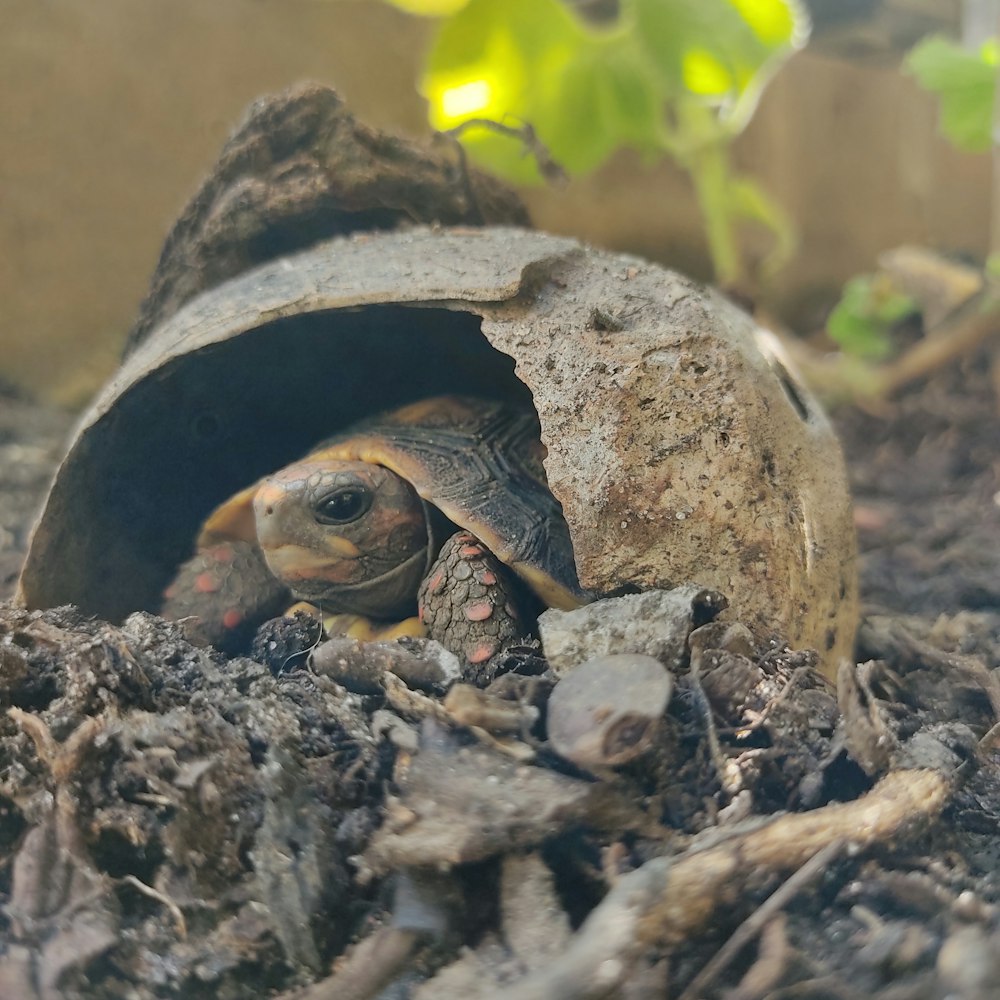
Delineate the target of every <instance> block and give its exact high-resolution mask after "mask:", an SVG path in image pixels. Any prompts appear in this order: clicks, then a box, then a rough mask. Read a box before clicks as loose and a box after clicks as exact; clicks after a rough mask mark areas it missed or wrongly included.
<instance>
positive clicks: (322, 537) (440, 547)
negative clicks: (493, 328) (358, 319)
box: [162, 396, 583, 663]
mask: <svg viewBox="0 0 1000 1000" xmlns="http://www.w3.org/2000/svg"><path fill="white" fill-rule="evenodd" d="M543 457H544V449H543V448H542V445H541V442H540V441H539V428H538V418H537V416H536V415H535V414H534V412H533V411H531V410H530V409H529V408H526V407H518V406H513V405H510V404H504V403H503V402H498V401H490V400H484V399H475V398H471V397H459V396H442V397H436V398H432V399H425V400H421V401H418V402H416V403H413V404H410V405H408V406H405V407H402V408H400V409H397V410H395V411H393V412H391V413H388V414H384V415H381V416H378V417H375V418H370V419H368V420H365V421H362V422H361V423H359V424H358V425H356V426H354V427H352V428H350V429H348V430H347V431H346V432H344V433H342V434H339V435H337V436H335V437H333V438H331V439H329V440H327V441H324V442H322V443H321V444H320V445H318V446H317V447H316V448H315V449H314V450H313V451H311V452H310V453H309V454H307V455H306V456H305V457H303V458H302V459H300V460H298V461H296V462H293V463H291V464H290V465H288V466H285V467H284V468H283V469H280V470H278V471H277V472H275V473H273V474H272V475H270V476H268V477H266V478H265V479H263V480H262V481H259V482H257V483H254V484H253V485H251V486H249V487H247V488H245V489H243V490H241V491H240V492H238V493H236V494H235V495H234V496H232V497H230V498H229V499H228V500H226V501H225V502H224V503H222V504H221V505H220V506H219V507H217V508H216V509H215V510H214V511H213V512H212V514H211V515H210V516H209V517H208V518H207V520H206V521H205V523H204V525H203V526H202V529H201V531H200V534H199V537H198V541H197V549H198V551H197V552H196V554H195V556H194V557H193V558H192V559H190V560H188V561H187V562H186V563H185V564H184V565H182V567H181V568H180V571H179V573H178V575H177V577H176V579H175V580H174V581H173V582H172V583H171V585H170V586H169V587H168V588H167V591H166V594H165V600H164V604H163V608H162V611H163V613H164V615H165V616H166V617H168V618H186V617H188V616H192V617H194V618H195V619H196V622H195V623H193V624H192V625H191V626H189V634H192V635H194V636H195V637H197V638H199V639H201V640H202V641H206V642H211V643H213V644H214V645H217V646H219V647H220V648H224V649H236V648H239V646H240V645H241V644H244V643H245V641H246V639H247V637H248V635H249V634H250V633H251V632H252V631H253V629H254V628H255V627H256V626H257V625H259V624H260V623H261V621H262V620H263V619H264V618H266V617H268V616H270V615H271V614H274V613H277V612H278V611H279V610H280V609H281V608H282V605H284V604H287V603H288V601H289V595H290V596H291V597H295V598H299V599H301V600H303V601H306V602H309V604H311V605H313V606H316V607H318V608H319V609H321V610H322V612H323V614H324V616H325V620H326V621H327V625H328V629H336V630H337V631H343V632H345V633H346V634H348V635H353V636H356V637H361V638H366V639H373V638H384V637H396V636H399V635H414V634H422V633H423V632H424V631H427V633H428V634H430V636H431V637H432V638H436V639H440V640H441V641H442V642H443V644H444V645H445V646H447V647H448V648H451V649H452V650H453V651H454V652H456V653H461V654H464V655H465V657H466V659H467V660H468V661H469V662H471V663H478V662H482V661H484V660H486V659H488V658H489V657H490V656H492V655H494V654H495V653H497V652H499V651H500V648H501V646H502V644H503V643H504V642H505V641H508V640H511V639H515V638H517V637H518V636H519V635H523V634H524V633H525V632H526V631H527V629H528V627H529V625H530V605H531V603H532V602H531V601H530V599H529V600H526V599H525V598H526V596H527V595H525V594H524V590H523V588H522V587H519V586H518V585H517V583H516V582H515V581H514V580H512V579H510V577H509V576H508V574H507V572H505V570H506V567H509V570H510V571H513V573H514V574H515V576H516V577H517V578H518V579H520V580H521V581H523V583H524V584H525V585H526V587H527V589H528V590H529V591H530V594H533V595H534V596H535V597H536V598H537V599H538V601H539V602H540V603H541V604H542V605H544V606H545V607H557V608H562V609H564V610H568V609H571V608H574V607H577V606H579V604H580V603H581V602H582V600H583V594H582V592H581V590H580V587H579V583H578V581H577V575H576V567H575V565H574V563H573V548H572V543H571V542H570V537H569V530H568V528H567V526H566V522H565V520H564V519H563V516H562V511H561V509H560V507H559V504H558V502H557V501H556V500H555V498H554V497H553V496H552V493H551V492H550V491H549V489H548V486H547V484H546V482H545V470H544V467H543V465H542V459H543ZM463 529H464V530H463ZM418 590H419V592H420V595H419V596H420V600H419V614H418V615H417V616H416V618H414V614H415V612H417V611H418Z"/></svg>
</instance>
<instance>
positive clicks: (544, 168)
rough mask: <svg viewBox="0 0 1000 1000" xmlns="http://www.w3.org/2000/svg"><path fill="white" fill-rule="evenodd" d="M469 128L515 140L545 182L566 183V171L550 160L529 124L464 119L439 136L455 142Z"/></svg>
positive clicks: (463, 155)
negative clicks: (536, 167)
mask: <svg viewBox="0 0 1000 1000" xmlns="http://www.w3.org/2000/svg"><path fill="white" fill-rule="evenodd" d="M470 128H484V129H487V130H488V131H491V132H496V133H497V134H498V135H505V136H507V137H508V138H509V139H517V140H518V141H519V142H520V143H521V144H522V145H523V146H524V148H525V149H526V150H527V151H528V152H529V153H531V155H532V156H534V158H535V163H537V164H538V172H539V173H540V174H541V175H542V177H544V178H545V180H546V181H548V182H549V183H550V184H563V183H565V182H566V179H567V177H566V171H565V170H564V169H563V168H562V167H561V166H560V165H559V164H558V163H557V162H556V161H555V160H553V159H552V156H551V154H550V153H549V151H548V148H547V147H546V145H545V143H543V142H542V141H541V139H539V138H538V136H537V135H536V134H535V130H534V128H533V127H532V125H531V124H530V123H529V122H525V123H524V124H523V125H517V126H515V125H505V124H504V123H503V122H498V121H494V120H493V119H492V118H466V119H465V121H464V122H460V123H459V124H458V125H456V126H455V127H454V128H450V129H447V130H446V131H444V132H441V133H440V134H441V135H446V136H449V137H450V138H452V139H456V140H457V139H460V138H461V136H462V134H463V133H464V132H467V131H468V130H469V129H470ZM458 148H459V149H460V150H462V163H463V166H464V165H465V150H464V148H463V147H462V146H461V145H459V147H458Z"/></svg>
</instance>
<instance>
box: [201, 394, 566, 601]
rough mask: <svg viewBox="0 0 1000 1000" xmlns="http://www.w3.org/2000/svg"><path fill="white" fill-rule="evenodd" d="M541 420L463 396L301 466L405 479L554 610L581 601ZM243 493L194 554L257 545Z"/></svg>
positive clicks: (417, 408) (390, 420)
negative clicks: (548, 473) (375, 471)
mask: <svg viewBox="0 0 1000 1000" xmlns="http://www.w3.org/2000/svg"><path fill="white" fill-rule="evenodd" d="M543 457H544V449H543V448H542V445H541V442H540V440H539V427H538V418H537V416H536V415H535V414H534V413H533V412H531V411H530V410H528V409H524V408H519V407H516V406H511V405H504V404H503V403H500V402H496V401H488V400H482V399H473V398H469V397H458V396H440V397H435V398H432V399H426V400H421V401H419V402H416V403H412V404H410V405H408V406H405V407H402V408H401V409H398V410H395V411H393V412H391V413H387V414H384V415H381V416H378V417H375V418H372V419H369V420H366V421H363V422H362V423H360V424H358V425H357V426H355V427H353V428H351V429H350V430H349V431H347V432H345V433H344V434H341V435H338V436H336V437H333V438H331V439H329V440H327V441H325V442H323V443H322V444H321V445H319V446H318V447H317V448H316V449H315V450H313V451H311V452H310V453H309V454H308V455H306V456H305V457H304V458H303V459H301V461H300V462H299V463H295V464H294V465H293V466H292V467H291V468H292V469H293V470H294V468H295V467H296V466H298V465H302V466H303V467H306V466H307V465H308V464H311V463H316V462H325V461H344V462H366V463H371V464H374V465H380V466H383V467H385V468H387V469H389V470H391V471H392V472H394V473H396V474H397V475H398V476H401V477H402V478H403V479H405V480H406V481H407V482H408V483H410V485H411V486H413V488H414V489H415V490H416V492H417V494H418V495H419V496H420V497H422V498H423V499H424V500H426V501H427V502H428V503H430V504H432V505H433V506H434V507H436V508H437V509H438V510H439V511H441V513H442V514H444V515H445V517H446V518H447V519H448V520H449V521H450V522H451V523H452V524H453V525H455V526H457V527H459V528H465V529H466V530H468V531H470V532H471V533H472V534H473V535H475V536H476V538H478V539H479V540H480V541H481V542H483V543H484V544H485V545H486V547H487V548H488V549H489V550H490V551H491V552H492V553H493V554H494V555H495V556H497V558H498V559H500V561H501V562H503V563H505V564H506V565H508V566H510V567H511V569H512V570H514V572H515V573H516V574H517V575H518V576H519V577H520V578H521V579H522V580H524V581H525V583H527V584H528V586H529V587H530V588H531V589H532V590H533V591H534V592H535V594H536V595H537V596H538V597H539V598H540V599H541V601H542V602H543V603H544V604H545V605H546V606H548V607H556V608H562V609H564V610H568V609H571V608H575V607H577V606H579V604H580V603H581V602H582V599H583V595H582V593H581V591H580V587H579V584H578V582H577V576H576V567H575V565H574V563H573V545H572V542H571V541H570V537H569V529H568V528H567V526H566V521H565V520H564V518H563V516H562V509H561V508H560V506H559V504H558V502H557V501H556V499H555V498H554V497H553V496H552V493H551V492H550V491H549V488H548V484H547V483H546V480H545V469H544V466H543V465H542V460H543ZM259 490H260V484H259V483H257V484H254V485H253V486H250V487H248V488H247V489H244V490H241V491H240V492H239V493H237V494H236V495H235V496H233V497H231V498H230V499H229V500H228V501H226V502H225V503H223V504H222V505H220V506H219V507H218V508H217V509H216V510H215V511H214V512H213V513H212V514H211V516H210V517H209V518H208V519H207V520H206V522H205V525H204V527H203V528H202V531H201V534H200V536H199V538H198V548H199V549H206V548H209V547H211V546H215V545H218V544H219V543H220V542H224V541H251V542H252V541H254V540H255V530H256V529H255V525H254V513H253V509H252V506H253V501H254V497H255V496H256V495H257V494H258V493H259Z"/></svg>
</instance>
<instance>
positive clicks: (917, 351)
mask: <svg viewBox="0 0 1000 1000" xmlns="http://www.w3.org/2000/svg"><path fill="white" fill-rule="evenodd" d="M992 295H993V293H992V291H991V290H989V289H987V291H985V292H981V293H980V294H978V295H975V296H973V298H972V299H970V300H969V301H968V302H966V303H964V304H963V305H962V306H961V307H959V308H958V309H957V310H956V311H955V312H954V313H953V314H952V315H951V317H949V318H948V319H947V320H945V321H944V322H943V323H942V324H940V325H939V326H938V328H937V329H936V330H934V331H933V332H932V333H931V334H930V335H929V336H927V337H925V338H924V339H923V340H921V341H919V342H918V343H916V344H915V345H914V346H913V347H911V348H910V349H909V350H908V351H906V352H905V353H904V354H902V355H900V357H898V358H897V359H896V360H895V361H893V362H892V363H890V364H887V365H885V366H884V367H882V368H881V369H877V370H876V372H875V392H876V394H877V395H879V396H882V397H887V396H891V395H893V394H894V393H896V392H898V391H899V390H900V389H902V388H903V387H904V386H905V385H908V384H909V383H910V382H913V381H915V380H916V379H918V378H923V377H924V376H925V375H929V374H930V373H931V372H933V371H936V370H937V369H938V368H940V367H942V366H943V365H945V364H947V362H949V361H951V360H953V359H954V358H958V357H961V356H962V355H965V354H970V353H971V352H972V351H973V350H974V349H975V348H976V347H978V346H979V345H980V344H981V343H984V342H985V341H986V340H988V339H989V338H990V337H993V336H996V335H997V334H998V333H1000V307H998V305H997V303H996V301H994V300H993V298H992Z"/></svg>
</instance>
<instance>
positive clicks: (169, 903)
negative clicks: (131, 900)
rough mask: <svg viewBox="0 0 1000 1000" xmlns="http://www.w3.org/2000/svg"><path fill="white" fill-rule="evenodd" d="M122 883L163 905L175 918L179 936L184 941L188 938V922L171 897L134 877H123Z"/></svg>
mask: <svg viewBox="0 0 1000 1000" xmlns="http://www.w3.org/2000/svg"><path fill="white" fill-rule="evenodd" d="M122 881H123V882H126V883H128V885H130V886H132V887H133V888H134V889H138V890H139V892H141V893H142V894H143V895H144V896H149V898H150V899H155V900H156V901H157V902H158V903H162V904H163V905H164V906H165V907H166V908H167V909H168V910H169V911H170V915H171V916H172V917H173V918H174V923H175V924H176V925H177V936H178V937H180V938H182V939H183V938H186V937H187V921H186V920H185V919H184V914H183V913H182V912H181V908H180V907H179V906H178V905H177V904H176V903H175V902H174V901H173V900H172V899H171V898H170V897H169V896H166V895H164V894H163V893H162V892H160V891H159V890H157V889H154V888H153V887H152V886H151V885H146V883H145V882H143V881H141V880H140V879H138V878H136V877H135V876H134V875H125V876H123V877H122Z"/></svg>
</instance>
